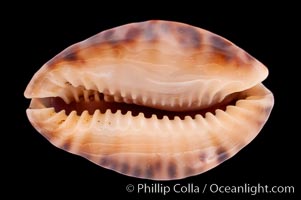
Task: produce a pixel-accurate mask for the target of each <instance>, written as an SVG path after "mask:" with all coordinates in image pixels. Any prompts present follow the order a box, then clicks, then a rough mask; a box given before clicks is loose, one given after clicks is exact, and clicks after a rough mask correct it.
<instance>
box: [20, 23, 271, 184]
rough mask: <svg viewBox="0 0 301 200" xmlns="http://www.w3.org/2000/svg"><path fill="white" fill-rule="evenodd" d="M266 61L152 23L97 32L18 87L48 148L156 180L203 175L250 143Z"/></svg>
mask: <svg viewBox="0 0 301 200" xmlns="http://www.w3.org/2000/svg"><path fill="white" fill-rule="evenodd" d="M267 76H268V70H267V68H266V67H265V66H264V65H263V64H262V63H260V62H259V61H258V60H256V59H255V58H253V57H252V56H251V55H249V54H248V53H246V52H245V51H244V50H242V49H241V48H239V47H237V46H236V45H234V44H233V43H231V42H230V41H228V40H226V39H225V38H222V37H221V36H218V35H216V34H214V33H211V32H209V31H206V30H204V29H201V28H197V27H193V26H190V25H187V24H183V23H178V22H171V21H161V20H152V21H146V22H140V23H131V24H127V25H123V26H119V27H116V28H113V29H110V30H106V31H103V32H101V33H99V34H97V35H95V36H92V37H90V38H88V39H86V40H84V41H82V42H79V43H77V44H74V45H72V46H70V47H68V48H67V49H65V50H64V51H62V52H61V53H59V54H58V55H57V56H55V57H54V58H52V59H51V60H50V61H48V62H47V63H46V64H44V65H43V66H42V67H41V69H40V70H39V71H38V72H37V73H36V74H35V75H34V76H33V78H32V80H31V81H30V83H29V84H28V86H27V88H26V90H25V97H26V98H30V99H31V104H30V106H29V108H28V109H27V111H26V112H27V116H28V118H29V120H30V122H31V124H32V125H33V126H34V127H35V129H36V130H37V131H38V132H40V133H41V134H42V135H43V136H44V137H45V138H47V139H48V140H49V141H50V142H51V143H52V144H54V145H55V146H57V147H59V148H61V149H64V150H66V151H68V152H71V153H73V154H77V155H80V156H82V157H85V158H87V159H88V160H90V161H92V162H94V163H96V164H98V165H100V166H102V167H105V168H108V169H111V170H114V171H117V172H119V173H122V174H125V175H129V176H134V177H139V178H146V179H155V180H171V179H181V178H185V177H188V176H193V175H197V174H200V173H203V172H205V171H207V170H209V169H211V168H213V167H215V166H217V165H219V164H220V163H222V162H223V161H225V160H227V159H228V158H230V157H232V156H233V155H235V154H236V153H237V152H238V151H239V150H240V149H242V148H243V147H245V146H246V145H247V144H248V143H250V142H251V141H252V140H253V139H254V138H255V137H256V135H257V134H258V133H259V132H260V130H261V129H262V127H263V125H264V124H265V122H266V121H267V119H268V117H269V115H270V112H271V109H272V107H273V104H274V98H273V95H272V93H271V92H270V91H269V90H268V89H267V88H265V86H264V85H263V84H262V83H261V82H262V81H263V80H264V79H265V78H266V77H267Z"/></svg>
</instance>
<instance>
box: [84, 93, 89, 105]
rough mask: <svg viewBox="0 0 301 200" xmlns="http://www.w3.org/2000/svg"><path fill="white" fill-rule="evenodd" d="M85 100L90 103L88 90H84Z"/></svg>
mask: <svg viewBox="0 0 301 200" xmlns="http://www.w3.org/2000/svg"><path fill="white" fill-rule="evenodd" d="M84 100H85V102H89V101H90V99H89V91H87V90H84Z"/></svg>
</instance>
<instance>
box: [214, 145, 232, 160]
mask: <svg viewBox="0 0 301 200" xmlns="http://www.w3.org/2000/svg"><path fill="white" fill-rule="evenodd" d="M216 155H217V161H218V163H222V162H224V161H225V160H227V159H228V158H229V157H230V156H229V154H228V153H227V150H226V149H225V148H223V147H219V148H218V149H217V150H216Z"/></svg>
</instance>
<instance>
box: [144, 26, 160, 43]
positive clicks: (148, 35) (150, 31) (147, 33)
mask: <svg viewBox="0 0 301 200" xmlns="http://www.w3.org/2000/svg"><path fill="white" fill-rule="evenodd" d="M154 30H155V23H154V21H150V22H149V23H148V24H147V25H146V27H145V29H144V32H143V36H144V38H145V39H146V40H147V41H155V40H156V38H157V37H158V36H157V34H156V32H155V31H154Z"/></svg>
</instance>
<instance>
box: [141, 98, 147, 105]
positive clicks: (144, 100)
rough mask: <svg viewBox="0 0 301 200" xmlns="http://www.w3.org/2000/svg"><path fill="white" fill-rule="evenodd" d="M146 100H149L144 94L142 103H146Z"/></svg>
mask: <svg viewBox="0 0 301 200" xmlns="http://www.w3.org/2000/svg"><path fill="white" fill-rule="evenodd" d="M146 102H147V96H142V103H143V104H146Z"/></svg>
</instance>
